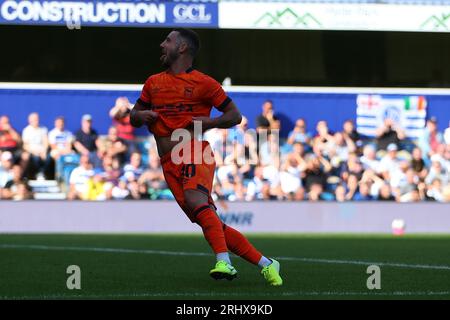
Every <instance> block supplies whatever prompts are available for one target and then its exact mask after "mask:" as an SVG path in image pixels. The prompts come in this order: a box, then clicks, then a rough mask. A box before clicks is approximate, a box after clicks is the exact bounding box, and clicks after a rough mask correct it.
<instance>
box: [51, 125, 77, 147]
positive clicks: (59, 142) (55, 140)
mask: <svg viewBox="0 0 450 320" xmlns="http://www.w3.org/2000/svg"><path fill="white" fill-rule="evenodd" d="M72 141H73V134H72V133H71V132H70V131H67V130H64V131H61V130H59V129H57V128H54V129H53V130H51V131H50V132H49V133H48V142H49V143H50V144H55V145H56V147H57V148H58V149H61V150H62V149H65V148H66V145H67V143H70V142H72Z"/></svg>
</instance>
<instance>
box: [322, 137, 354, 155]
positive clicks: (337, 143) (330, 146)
mask: <svg viewBox="0 0 450 320" xmlns="http://www.w3.org/2000/svg"><path fill="white" fill-rule="evenodd" d="M322 151H323V154H324V155H326V156H328V157H329V158H331V156H330V155H331V154H332V155H333V156H334V157H337V158H338V159H339V160H340V161H347V159H348V154H349V153H351V152H355V151H356V145H355V143H354V142H353V140H352V139H350V138H348V137H347V138H344V135H343V134H342V133H341V132H336V133H335V134H334V136H333V137H332V139H329V140H328V141H327V142H326V143H325V145H324V148H323V149H322Z"/></svg>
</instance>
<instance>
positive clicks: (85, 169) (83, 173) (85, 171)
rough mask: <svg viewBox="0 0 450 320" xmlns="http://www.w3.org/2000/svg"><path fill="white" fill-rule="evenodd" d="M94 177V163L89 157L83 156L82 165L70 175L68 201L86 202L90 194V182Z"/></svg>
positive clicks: (81, 158)
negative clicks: (79, 200) (78, 200)
mask: <svg viewBox="0 0 450 320" xmlns="http://www.w3.org/2000/svg"><path fill="white" fill-rule="evenodd" d="M93 176H94V170H93V166H92V163H91V162H90V160H89V155H82V156H81V157H80V165H79V166H78V167H76V168H75V169H74V170H73V171H72V173H71V174H70V179H69V183H70V189H69V194H68V199H69V200H75V199H81V200H85V199H86V195H87V192H88V181H89V179H90V178H91V177H93Z"/></svg>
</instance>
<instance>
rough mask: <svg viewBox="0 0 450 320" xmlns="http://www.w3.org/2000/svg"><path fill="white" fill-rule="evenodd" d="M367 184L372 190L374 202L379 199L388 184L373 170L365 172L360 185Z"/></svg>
mask: <svg viewBox="0 0 450 320" xmlns="http://www.w3.org/2000/svg"><path fill="white" fill-rule="evenodd" d="M361 183H365V184H367V185H368V186H369V188H370V195H371V196H372V197H373V199H374V200H376V199H378V195H379V193H380V189H381V187H382V186H383V185H384V184H386V182H385V181H384V180H383V179H381V178H380V177H379V176H378V175H377V174H376V173H375V171H373V170H371V169H367V170H366V171H364V173H363V175H362V177H361V179H360V184H361Z"/></svg>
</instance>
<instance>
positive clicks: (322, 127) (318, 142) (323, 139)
mask: <svg viewBox="0 0 450 320" xmlns="http://www.w3.org/2000/svg"><path fill="white" fill-rule="evenodd" d="M316 130H317V135H316V136H315V137H314V139H313V148H318V149H319V150H320V151H321V152H323V151H324V150H325V149H326V146H327V143H329V142H332V141H333V134H332V133H331V132H330V131H329V129H328V123H327V122H326V121H324V120H322V121H319V122H317V126H316Z"/></svg>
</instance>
